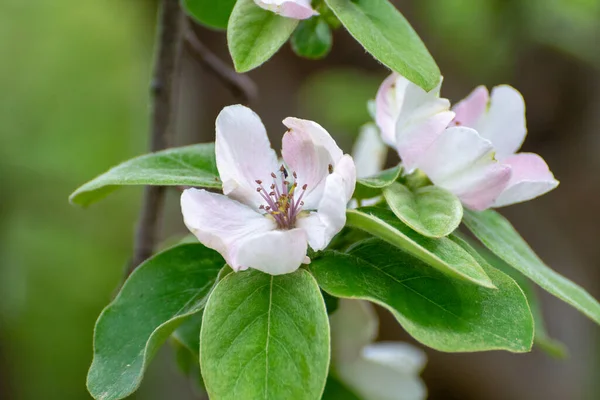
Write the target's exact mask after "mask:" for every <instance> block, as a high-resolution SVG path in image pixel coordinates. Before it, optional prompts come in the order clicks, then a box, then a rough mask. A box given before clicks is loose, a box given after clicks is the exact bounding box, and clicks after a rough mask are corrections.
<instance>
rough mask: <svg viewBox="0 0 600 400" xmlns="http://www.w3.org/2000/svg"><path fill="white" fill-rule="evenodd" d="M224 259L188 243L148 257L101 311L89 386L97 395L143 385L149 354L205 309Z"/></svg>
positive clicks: (116, 394)
mask: <svg viewBox="0 0 600 400" xmlns="http://www.w3.org/2000/svg"><path fill="white" fill-rule="evenodd" d="M223 265H224V261H223V258H222V257H221V256H220V255H219V254H218V253H217V252H215V251H213V250H210V249H208V248H206V247H204V246H202V245H201V244H185V245H181V246H177V247H173V248H171V249H169V250H166V251H164V252H162V253H159V254H157V255H156V256H154V257H152V258H151V259H149V260H147V261H146V262H144V263H143V264H142V265H141V266H140V267H139V268H138V269H137V270H135V272H134V273H133V274H131V276H130V277H129V279H127V281H126V282H125V284H124V285H123V288H122V289H121V292H120V293H119V295H118V296H117V298H116V299H115V300H114V301H113V302H112V303H111V304H110V305H108V306H107V307H106V308H105V309H104V311H102V313H101V314H100V317H99V318H98V321H97V322H96V328H95V330H94V360H93V362H92V366H91V367H90V370H89V373H88V380H87V387H88V390H89V392H90V393H91V395H92V396H93V397H94V398H95V399H102V400H111V399H123V398H125V397H127V396H129V395H130V394H131V393H133V392H134V391H135V390H136V389H137V388H138V387H139V385H140V383H141V381H142V376H143V374H144V371H145V369H146V367H147V366H148V363H149V361H150V359H151V358H152V357H153V356H154V354H155V353H156V351H157V350H158V348H159V347H160V346H161V345H162V344H163V343H164V342H165V341H166V340H167V339H168V337H169V335H170V334H171V333H172V332H173V331H174V330H175V329H176V328H177V327H178V326H179V324H180V323H181V322H183V319H184V318H185V317H187V316H190V315H193V314H195V313H197V312H200V311H201V310H202V309H203V308H204V304H205V303H206V297H207V295H208V293H209V292H210V290H211V288H212V287H213V285H214V283H215V281H216V279H217V275H218V273H219V270H220V269H221V268H222V267H223Z"/></svg>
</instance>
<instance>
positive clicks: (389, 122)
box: [375, 73, 454, 171]
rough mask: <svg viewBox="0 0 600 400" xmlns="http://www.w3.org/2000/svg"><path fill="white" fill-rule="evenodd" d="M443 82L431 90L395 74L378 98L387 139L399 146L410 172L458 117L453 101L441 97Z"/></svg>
mask: <svg viewBox="0 0 600 400" xmlns="http://www.w3.org/2000/svg"><path fill="white" fill-rule="evenodd" d="M440 86H441V81H440V83H439V85H438V86H437V87H436V88H435V89H433V90H432V91H430V92H426V91H425V90H423V89H422V88H421V87H419V86H417V85H415V84H414V83H412V82H410V81H409V80H408V79H406V78H404V77H403V76H401V75H398V74H396V73H393V74H392V75H390V76H389V77H388V78H387V79H386V80H385V81H383V83H382V85H381V87H380V88H379V91H378V92H377V97H376V104H377V110H376V118H375V120H376V122H377V125H378V126H379V128H380V129H381V135H382V139H383V141H384V142H386V143H387V144H388V145H390V146H392V147H395V148H396V150H398V154H399V155H400V158H401V159H402V162H403V164H404V166H405V168H407V170H408V171H411V170H413V169H414V168H415V162H416V160H417V159H418V158H419V157H420V155H421V154H422V153H423V151H425V149H427V147H429V145H431V143H432V142H433V141H434V140H435V139H436V138H437V136H439V135H440V134H441V133H442V132H443V131H444V129H445V128H446V127H447V126H448V124H449V123H450V121H452V119H453V118H454V113H453V112H452V111H449V109H450V102H449V101H448V100H447V99H442V98H440V97H439V91H440Z"/></svg>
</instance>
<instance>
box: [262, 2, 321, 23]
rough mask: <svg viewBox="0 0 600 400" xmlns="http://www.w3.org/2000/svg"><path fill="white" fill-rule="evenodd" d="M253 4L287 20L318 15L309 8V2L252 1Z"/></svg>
mask: <svg viewBox="0 0 600 400" xmlns="http://www.w3.org/2000/svg"><path fill="white" fill-rule="evenodd" d="M254 2H255V3H256V4H257V5H258V6H259V7H261V8H264V9H265V10H269V11H273V12H274V13H276V14H279V15H281V16H282V17H287V18H293V19H308V18H310V17H312V16H313V15H318V14H319V13H318V12H316V11H315V10H314V9H313V8H312V7H311V5H310V0H254Z"/></svg>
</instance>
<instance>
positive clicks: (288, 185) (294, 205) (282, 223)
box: [255, 165, 308, 229]
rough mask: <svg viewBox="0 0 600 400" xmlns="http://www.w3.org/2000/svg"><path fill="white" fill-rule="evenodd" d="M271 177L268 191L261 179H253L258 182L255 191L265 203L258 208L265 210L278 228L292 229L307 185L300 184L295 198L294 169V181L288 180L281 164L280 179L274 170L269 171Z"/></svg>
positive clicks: (294, 173)
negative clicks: (271, 180) (300, 187)
mask: <svg viewBox="0 0 600 400" xmlns="http://www.w3.org/2000/svg"><path fill="white" fill-rule="evenodd" d="M271 177H272V178H273V183H272V184H271V185H270V186H269V189H270V191H267V190H266V189H265V187H264V186H263V182H262V181H261V180H256V181H255V182H256V183H257V184H258V188H256V191H257V192H258V193H259V194H260V195H261V196H262V198H263V199H265V202H266V203H267V204H266V205H264V204H263V205H261V206H260V209H261V210H265V211H266V212H267V213H268V214H269V215H271V216H272V217H273V219H275V221H276V222H277V225H278V226H279V228H280V229H292V228H293V227H294V224H295V223H296V218H297V217H298V214H300V211H301V210H302V206H303V205H304V202H303V201H302V197H303V196H304V193H305V192H306V188H307V187H308V185H306V184H304V185H303V186H302V190H301V192H300V195H299V196H298V197H297V198H296V194H297V193H298V190H297V188H298V183H297V182H296V180H297V179H298V176H297V174H296V172H295V171H294V172H292V177H293V178H294V182H290V181H289V180H288V178H289V174H288V172H287V170H286V169H285V167H284V166H283V165H282V166H281V168H279V178H280V179H278V177H277V175H276V174H275V173H274V172H271Z"/></svg>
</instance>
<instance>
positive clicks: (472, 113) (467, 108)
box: [452, 86, 490, 128]
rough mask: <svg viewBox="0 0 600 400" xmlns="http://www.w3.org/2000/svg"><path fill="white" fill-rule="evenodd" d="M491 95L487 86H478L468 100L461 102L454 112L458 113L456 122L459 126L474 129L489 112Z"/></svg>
mask: <svg viewBox="0 0 600 400" xmlns="http://www.w3.org/2000/svg"><path fill="white" fill-rule="evenodd" d="M489 100H490V95H489V93H488V90H487V88H486V87H485V86H477V87H476V88H475V89H474V90H473V91H472V92H471V93H470V94H469V95H468V96H467V97H466V98H464V99H463V100H461V101H459V102H458V103H457V104H456V105H455V106H454V107H453V109H452V110H453V111H454V112H455V113H456V116H455V117H454V122H455V124H456V125H458V126H466V127H467V128H474V127H475V126H476V125H477V123H478V122H479V120H480V119H481V117H482V116H483V115H484V114H485V113H486V112H487V109H488V102H489Z"/></svg>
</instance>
